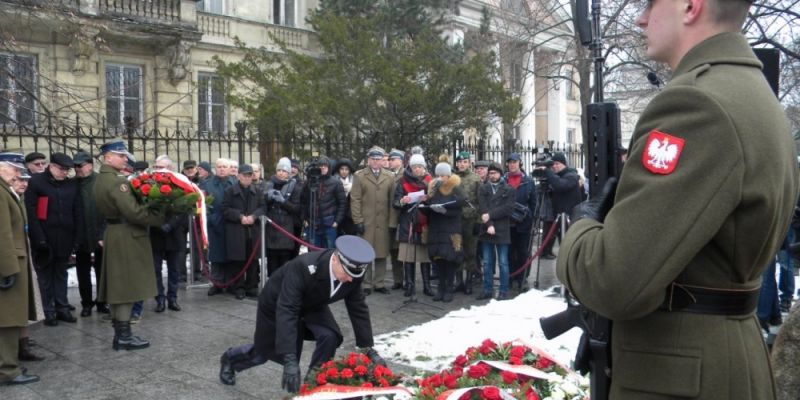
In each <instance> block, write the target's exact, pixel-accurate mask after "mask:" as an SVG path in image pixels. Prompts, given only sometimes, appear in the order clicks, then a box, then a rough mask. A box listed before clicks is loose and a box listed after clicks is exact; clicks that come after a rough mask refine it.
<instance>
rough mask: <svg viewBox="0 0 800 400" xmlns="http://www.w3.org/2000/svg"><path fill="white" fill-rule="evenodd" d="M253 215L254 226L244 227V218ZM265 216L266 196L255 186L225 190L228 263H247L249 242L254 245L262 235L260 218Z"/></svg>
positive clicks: (224, 203)
mask: <svg viewBox="0 0 800 400" xmlns="http://www.w3.org/2000/svg"><path fill="white" fill-rule="evenodd" d="M246 215H252V216H254V217H255V218H256V221H255V223H253V225H242V222H241V220H242V217H243V216H246ZM262 215H264V196H263V195H262V194H261V193H259V192H257V191H256V188H255V187H254V186H253V185H250V186H248V187H246V188H244V187H242V185H240V184H238V183H237V184H235V185H233V186H231V187H229V188H227V189H225V197H224V199H223V200H222V216H223V217H224V218H225V254H226V259H227V261H247V258H248V257H249V256H250V254H248V252H247V247H248V242H249V243H250V244H252V243H254V242H255V240H256V239H258V237H259V235H261V225H259V222H258V217H260V216H262Z"/></svg>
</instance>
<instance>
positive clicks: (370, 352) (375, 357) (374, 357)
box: [364, 347, 386, 367]
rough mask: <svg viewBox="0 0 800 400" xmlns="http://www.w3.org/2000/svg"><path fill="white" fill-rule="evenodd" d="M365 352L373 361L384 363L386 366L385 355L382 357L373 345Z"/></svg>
mask: <svg viewBox="0 0 800 400" xmlns="http://www.w3.org/2000/svg"><path fill="white" fill-rule="evenodd" d="M364 354H366V355H367V357H369V359H370V361H372V362H373V363H375V364H378V365H382V366H384V367H385V366H386V360H384V359H383V357H381V356H380V354H378V352H377V351H375V349H373V348H372V347H370V348H369V349H368V350H367V351H365V352H364Z"/></svg>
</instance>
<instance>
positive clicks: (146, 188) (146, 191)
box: [140, 184, 150, 196]
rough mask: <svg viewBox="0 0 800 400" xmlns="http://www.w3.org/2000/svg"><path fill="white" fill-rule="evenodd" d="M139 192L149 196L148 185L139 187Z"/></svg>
mask: <svg viewBox="0 0 800 400" xmlns="http://www.w3.org/2000/svg"><path fill="white" fill-rule="evenodd" d="M140 190H141V191H142V194H143V195H145V196H147V195H149V194H150V185H148V184H144V185H142V186H141V188H140Z"/></svg>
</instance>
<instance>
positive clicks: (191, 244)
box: [184, 215, 197, 287]
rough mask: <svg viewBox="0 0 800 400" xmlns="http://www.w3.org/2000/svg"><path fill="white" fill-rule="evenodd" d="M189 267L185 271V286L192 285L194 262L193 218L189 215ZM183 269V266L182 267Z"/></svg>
mask: <svg viewBox="0 0 800 400" xmlns="http://www.w3.org/2000/svg"><path fill="white" fill-rule="evenodd" d="M188 218H189V266H188V268H187V270H186V286H187V287H188V286H189V285H191V284H193V283H194V260H195V257H197V256H196V255H195V253H194V252H195V245H194V216H193V215H189V216H188ZM184 267H185V265H184Z"/></svg>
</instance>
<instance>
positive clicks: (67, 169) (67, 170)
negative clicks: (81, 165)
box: [54, 164, 72, 172]
mask: <svg viewBox="0 0 800 400" xmlns="http://www.w3.org/2000/svg"><path fill="white" fill-rule="evenodd" d="M54 165H55V166H56V168H58V169H60V170H61V171H63V172H69V170H71V169H72V168H70V167H62V166H60V165H58V164H54Z"/></svg>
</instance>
